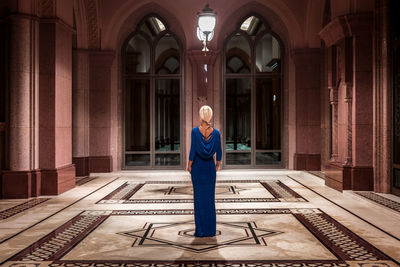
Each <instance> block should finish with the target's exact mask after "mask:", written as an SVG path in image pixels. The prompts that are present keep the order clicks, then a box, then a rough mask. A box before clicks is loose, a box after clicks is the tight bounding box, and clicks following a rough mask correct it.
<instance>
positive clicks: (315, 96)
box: [291, 48, 321, 170]
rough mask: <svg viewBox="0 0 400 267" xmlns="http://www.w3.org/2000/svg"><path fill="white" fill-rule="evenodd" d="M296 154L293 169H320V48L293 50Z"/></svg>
mask: <svg viewBox="0 0 400 267" xmlns="http://www.w3.org/2000/svg"><path fill="white" fill-rule="evenodd" d="M291 56H292V58H293V61H294V64H295V72H296V74H295V75H296V82H295V83H296V153H295V155H294V169H296V170H320V169H321V107H320V104H319V103H320V101H321V92H320V88H321V75H320V71H321V67H320V64H321V54H320V49H316V48H308V49H295V50H293V51H292V53H291Z"/></svg>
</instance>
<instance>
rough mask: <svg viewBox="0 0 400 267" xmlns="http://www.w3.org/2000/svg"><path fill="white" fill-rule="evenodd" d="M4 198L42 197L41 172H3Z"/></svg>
mask: <svg viewBox="0 0 400 267" xmlns="http://www.w3.org/2000/svg"><path fill="white" fill-rule="evenodd" d="M1 183H2V186H1V187H2V188H1V189H2V198H8V199H12V198H30V197H36V196H40V193H41V190H40V188H41V171H40V170H33V171H3V172H2V181H1Z"/></svg>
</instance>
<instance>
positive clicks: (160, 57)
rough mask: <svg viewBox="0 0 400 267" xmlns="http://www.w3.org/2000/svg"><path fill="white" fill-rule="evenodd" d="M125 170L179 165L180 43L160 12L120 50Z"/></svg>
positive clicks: (145, 21)
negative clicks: (159, 14) (160, 15)
mask: <svg viewBox="0 0 400 267" xmlns="http://www.w3.org/2000/svg"><path fill="white" fill-rule="evenodd" d="M122 62H123V77H122V79H123V85H124V90H123V100H122V102H123V111H122V114H123V130H122V131H123V135H122V136H123V150H122V151H123V160H122V168H123V169H137V168H180V167H181V166H182V164H183V160H182V145H181V144H182V142H181V137H182V136H183V134H182V127H181V125H182V121H181V110H182V101H181V99H182V93H181V88H182V86H181V81H182V78H181V77H182V62H183V61H182V46H181V44H180V42H179V40H177V38H176V37H175V35H174V34H173V33H171V32H170V31H169V30H168V26H167V24H166V23H165V22H164V21H163V20H162V19H161V18H159V17H158V16H156V15H151V16H147V17H145V18H144V19H143V20H142V21H141V22H140V23H139V24H138V26H137V29H136V31H135V32H134V33H133V34H131V35H130V36H129V37H128V38H127V40H126V42H125V44H124V46H123V50H122Z"/></svg>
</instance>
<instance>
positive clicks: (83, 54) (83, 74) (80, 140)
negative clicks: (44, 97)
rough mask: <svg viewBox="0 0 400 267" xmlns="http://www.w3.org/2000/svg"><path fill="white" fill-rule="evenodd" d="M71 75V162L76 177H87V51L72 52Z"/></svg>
mask: <svg viewBox="0 0 400 267" xmlns="http://www.w3.org/2000/svg"><path fill="white" fill-rule="evenodd" d="M72 54H73V55H72V56H73V60H72V62H73V67H72V71H73V75H72V162H73V163H74V164H75V169H76V176H87V175H89V51H87V50H84V49H77V50H74V51H73V53H72Z"/></svg>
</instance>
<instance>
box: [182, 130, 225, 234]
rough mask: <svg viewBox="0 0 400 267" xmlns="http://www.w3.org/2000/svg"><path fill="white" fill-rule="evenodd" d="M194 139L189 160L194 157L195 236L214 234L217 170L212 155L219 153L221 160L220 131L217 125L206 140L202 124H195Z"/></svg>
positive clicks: (218, 157) (192, 174)
mask: <svg viewBox="0 0 400 267" xmlns="http://www.w3.org/2000/svg"><path fill="white" fill-rule="evenodd" d="M191 142H192V143H191V147H190V154H189V160H191V161H193V163H192V172H191V176H192V184H193V197H194V219H195V224H196V230H195V233H194V236H198V237H206V236H215V234H216V216H215V179H216V170H215V162H214V158H213V156H214V154H215V153H217V161H220V160H221V156H222V151H221V135H220V133H219V131H218V130H217V129H214V130H213V132H212V133H211V134H210V137H209V139H207V140H205V137H204V136H203V134H202V133H201V132H200V130H199V128H198V127H195V128H193V129H192V141H191Z"/></svg>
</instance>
